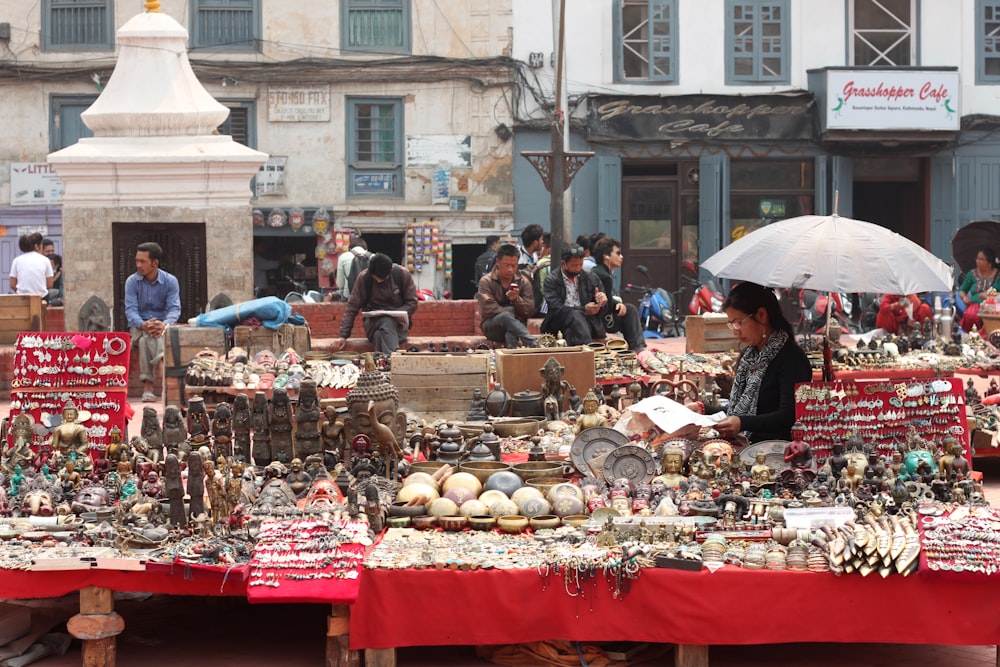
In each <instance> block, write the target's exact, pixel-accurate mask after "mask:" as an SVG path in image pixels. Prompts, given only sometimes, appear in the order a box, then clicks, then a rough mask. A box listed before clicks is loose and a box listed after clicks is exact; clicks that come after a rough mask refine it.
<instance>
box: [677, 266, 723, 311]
mask: <svg viewBox="0 0 1000 667" xmlns="http://www.w3.org/2000/svg"><path fill="white" fill-rule="evenodd" d="M681 280H682V281H684V282H685V283H687V285H688V287H689V288H691V289H693V290H694V294H693V295H692V296H691V300H690V301H689V302H688V312H689V313H691V314H692V315H704V314H705V313H718V312H721V311H722V302H723V301H724V299H723V298H722V291H721V290H720V289H719V286H718V285H717V284H716V283H715V281H714V280H708V281H706V282H705V283H703V284H699V283H698V281H697V280H695V279H694V278H690V277H688V276H687V275H682V276H681Z"/></svg>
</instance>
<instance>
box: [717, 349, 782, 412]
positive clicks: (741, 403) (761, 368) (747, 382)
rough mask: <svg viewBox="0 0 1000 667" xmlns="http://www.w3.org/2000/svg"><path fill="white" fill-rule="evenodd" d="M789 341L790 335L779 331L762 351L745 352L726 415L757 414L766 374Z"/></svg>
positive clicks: (749, 350) (730, 395)
mask: <svg viewBox="0 0 1000 667" xmlns="http://www.w3.org/2000/svg"><path fill="white" fill-rule="evenodd" d="M787 341H788V334H787V333H785V332H784V331H781V330H778V331H775V332H774V333H772V334H771V337H770V338H768V339H767V343H765V344H764V347H763V348H762V349H760V350H758V349H757V348H756V347H754V346H750V347H748V348H747V349H746V350H744V351H743V355H742V356H741V357H740V361H739V364H737V366H736V376H735V377H734V378H733V389H732V391H731V392H730V394H729V407H728V408H727V409H726V414H728V415H736V416H739V417H742V416H745V415H755V414H757V397H758V395H759V394H760V385H761V382H763V381H764V373H765V372H767V367H768V366H769V365H770V364H771V361H772V360H773V359H774V358H775V357H776V356H778V352H780V351H781V348H783V347H784V346H785V343H786V342H787Z"/></svg>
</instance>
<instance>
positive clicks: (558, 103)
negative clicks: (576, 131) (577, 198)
mask: <svg viewBox="0 0 1000 667" xmlns="http://www.w3.org/2000/svg"><path fill="white" fill-rule="evenodd" d="M558 2H559V12H558V18H557V21H558V25H557V26H556V30H555V32H556V45H555V54H556V83H555V99H554V100H553V104H552V145H551V148H550V150H547V151H521V155H523V156H524V157H525V158H527V160H528V161H529V162H531V166H533V167H534V168H535V170H536V171H537V172H538V175H539V176H541V178H542V183H544V184H545V189H546V190H548V191H549V231H550V232H551V233H552V262H553V266H558V264H557V262H559V261H560V260H559V258H560V253H561V252H562V244H563V243H565V242H568V240H571V239H570V237H571V231H570V224H569V222H568V221H567V220H566V217H565V210H564V207H563V195H564V193H565V192H566V189H567V188H569V186H570V184H571V183H572V182H573V177H574V176H576V173H577V172H578V171H580V169H581V168H582V167H583V165H584V164H586V163H587V160H589V159H590V158H591V157H593V156H594V153H593V151H570V150H566V147H565V145H564V141H565V137H567V136H568V134H567V132H568V130H569V119H568V118H567V110H566V109H565V108H563V107H562V104H563V102H562V100H563V79H564V75H563V68H564V66H565V63H564V53H565V48H564V39H565V36H566V0H558Z"/></svg>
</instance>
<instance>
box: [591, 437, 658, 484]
mask: <svg viewBox="0 0 1000 667" xmlns="http://www.w3.org/2000/svg"><path fill="white" fill-rule="evenodd" d="M603 470H604V479H605V480H607V481H608V482H611V481H613V480H616V479H620V478H622V477H624V478H625V479H627V480H629V481H630V482H632V485H633V487H634V486H635V485H637V484H649V483H650V482H652V481H653V478H654V477H656V462H655V461H653V455H652V454H651V453H650V451H649V450H648V449H646V448H645V447H643V446H641V445H622V446H621V447H618V448H617V449H614V450H612V451H611V452H608V455H607V457H605V459H604V468H603Z"/></svg>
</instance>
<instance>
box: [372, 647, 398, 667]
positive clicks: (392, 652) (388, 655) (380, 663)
mask: <svg viewBox="0 0 1000 667" xmlns="http://www.w3.org/2000/svg"><path fill="white" fill-rule="evenodd" d="M365 667H396V649H394V648H366V649H365Z"/></svg>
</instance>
